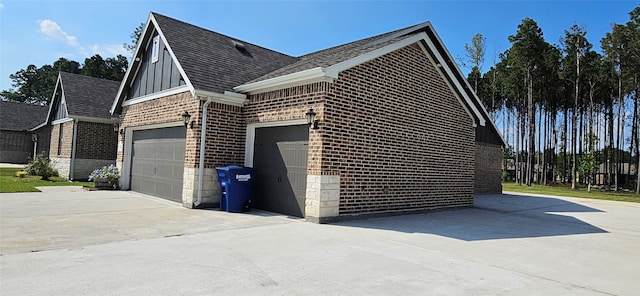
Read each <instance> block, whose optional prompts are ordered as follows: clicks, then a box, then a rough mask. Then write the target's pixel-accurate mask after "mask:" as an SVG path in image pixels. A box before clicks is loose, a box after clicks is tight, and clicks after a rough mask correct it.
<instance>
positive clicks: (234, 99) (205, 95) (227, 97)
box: [195, 90, 248, 107]
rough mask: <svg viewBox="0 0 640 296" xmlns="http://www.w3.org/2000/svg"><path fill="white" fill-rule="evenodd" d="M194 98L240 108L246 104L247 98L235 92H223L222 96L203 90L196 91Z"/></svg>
mask: <svg viewBox="0 0 640 296" xmlns="http://www.w3.org/2000/svg"><path fill="white" fill-rule="evenodd" d="M195 93H196V94H195V97H196V98H198V99H201V100H206V99H211V100H212V101H213V102H218V103H223V104H227V105H233V106H238V107H242V106H244V104H246V103H247V101H248V100H247V96H246V95H244V94H239V93H236V92H230V91H225V92H224V94H220V93H214V92H210V91H205V90H196V92H195Z"/></svg>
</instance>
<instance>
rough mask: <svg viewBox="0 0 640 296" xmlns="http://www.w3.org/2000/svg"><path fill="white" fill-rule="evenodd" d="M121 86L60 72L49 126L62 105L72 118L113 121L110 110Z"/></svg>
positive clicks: (110, 81) (100, 79)
mask: <svg viewBox="0 0 640 296" xmlns="http://www.w3.org/2000/svg"><path fill="white" fill-rule="evenodd" d="M119 85H120V82H117V81H112V80H107V79H102V78H95V77H90V76H85V75H80V74H72V73H67V72H60V73H59V74H58V80H57V82H56V87H55V91H54V94H53V98H52V100H51V104H50V108H49V112H48V115H47V123H50V122H51V121H53V120H55V118H56V115H57V114H58V107H59V106H66V109H67V110H66V111H67V112H66V114H67V117H69V118H83V119H89V118H93V119H110V118H111V113H110V112H109V108H110V107H111V103H112V102H113V98H115V95H116V93H117V91H118V87H119ZM63 101H64V103H63Z"/></svg>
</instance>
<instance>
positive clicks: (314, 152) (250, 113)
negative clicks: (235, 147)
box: [242, 82, 330, 175]
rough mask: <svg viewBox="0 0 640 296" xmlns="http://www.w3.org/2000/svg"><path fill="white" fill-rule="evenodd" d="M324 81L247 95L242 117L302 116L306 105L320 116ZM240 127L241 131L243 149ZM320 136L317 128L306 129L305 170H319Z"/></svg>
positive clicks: (311, 172) (252, 119)
mask: <svg viewBox="0 0 640 296" xmlns="http://www.w3.org/2000/svg"><path fill="white" fill-rule="evenodd" d="M329 88H330V84H329V83H328V82H317V83H312V84H308V85H302V86H296V87H290V88H285V89H280V90H274V91H270V92H265V93H260V94H255V95H250V96H249V102H248V103H247V104H246V105H245V108H244V114H245V121H246V123H247V124H249V123H259V122H273V121H286V120H295V119H304V118H305V113H307V111H309V108H313V110H314V112H316V113H317V115H316V116H317V118H318V119H320V120H322V118H323V106H324V102H325V98H326V94H327V91H328V90H329ZM244 137H245V135H244V131H243V134H242V140H243V146H242V149H243V150H242V151H243V153H244ZM321 155H322V137H321V133H320V132H317V131H313V130H311V131H309V156H308V165H307V173H308V174H309V175H320V174H321V162H322V160H321Z"/></svg>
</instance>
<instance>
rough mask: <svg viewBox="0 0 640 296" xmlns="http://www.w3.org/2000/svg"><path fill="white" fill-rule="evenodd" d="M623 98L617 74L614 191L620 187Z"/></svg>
mask: <svg viewBox="0 0 640 296" xmlns="http://www.w3.org/2000/svg"><path fill="white" fill-rule="evenodd" d="M623 102H624V101H623V99H622V78H621V77H620V76H618V126H617V127H616V131H617V133H616V146H617V147H616V151H615V153H614V155H615V158H614V165H615V167H616V169H615V172H614V184H615V189H614V190H615V191H618V188H620V184H619V183H618V179H620V177H619V173H620V162H621V161H622V160H621V159H620V158H621V157H620V156H621V155H620V150H621V149H620V146H621V145H620V138H621V136H620V133H621V129H622V126H621V125H620V124H621V120H622V109H623V108H622V106H623Z"/></svg>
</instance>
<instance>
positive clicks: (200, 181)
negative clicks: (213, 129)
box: [193, 97, 213, 208]
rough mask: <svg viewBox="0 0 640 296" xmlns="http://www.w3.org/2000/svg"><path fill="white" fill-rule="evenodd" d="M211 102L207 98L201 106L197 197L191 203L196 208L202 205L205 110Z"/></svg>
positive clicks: (205, 129)
mask: <svg viewBox="0 0 640 296" xmlns="http://www.w3.org/2000/svg"><path fill="white" fill-rule="evenodd" d="M212 102H213V101H212V100H211V97H207V101H206V102H205V103H204V104H203V105H202V120H201V121H202V124H201V127H200V162H199V164H198V165H199V171H198V196H197V198H196V201H195V202H194V203H193V207H194V208H195V207H197V206H199V205H200V204H201V203H202V186H203V182H204V181H203V179H204V152H205V151H204V150H205V147H204V146H205V143H206V139H207V108H208V107H209V104H211V103H212Z"/></svg>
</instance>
